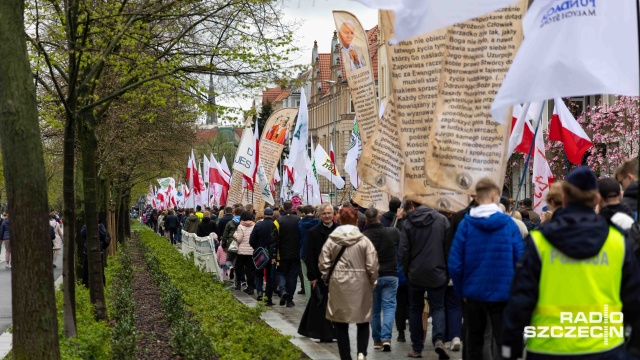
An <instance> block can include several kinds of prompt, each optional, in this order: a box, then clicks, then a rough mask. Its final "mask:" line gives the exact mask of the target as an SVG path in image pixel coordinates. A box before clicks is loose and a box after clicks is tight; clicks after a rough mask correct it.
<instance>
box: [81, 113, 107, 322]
mask: <svg viewBox="0 0 640 360" xmlns="http://www.w3.org/2000/svg"><path fill="white" fill-rule="evenodd" d="M80 128H81V132H80V133H81V134H82V172H83V191H84V216H85V224H86V226H87V227H86V242H87V254H88V256H89V261H88V264H89V296H90V298H91V303H92V304H93V305H95V307H96V319H97V320H107V306H106V305H107V304H106V301H105V297H104V286H103V269H102V255H101V248H100V238H99V232H98V208H97V200H98V199H97V192H96V180H97V179H96V149H97V147H98V145H97V140H96V136H95V116H94V115H93V113H92V112H91V111H87V112H85V113H84V114H82V125H81V127H80Z"/></svg>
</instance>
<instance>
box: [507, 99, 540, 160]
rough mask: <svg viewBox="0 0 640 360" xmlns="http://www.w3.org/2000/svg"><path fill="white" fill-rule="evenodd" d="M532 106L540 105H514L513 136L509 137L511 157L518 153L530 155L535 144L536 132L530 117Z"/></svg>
mask: <svg viewBox="0 0 640 360" xmlns="http://www.w3.org/2000/svg"><path fill="white" fill-rule="evenodd" d="M531 106H534V107H537V106H539V105H538V104H535V105H534V104H525V105H524V106H520V105H514V107H513V115H512V117H513V121H512V123H511V136H510V137H509V156H508V157H511V155H512V154H513V153H514V152H515V151H517V152H520V153H523V154H525V155H528V154H529V151H530V150H531V145H532V144H533V136H534V134H535V131H534V129H533V126H531V121H530V119H531V118H532V117H531V116H530V115H531V114H530V110H532V109H531Z"/></svg>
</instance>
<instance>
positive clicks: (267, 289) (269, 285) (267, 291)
mask: <svg viewBox="0 0 640 360" xmlns="http://www.w3.org/2000/svg"><path fill="white" fill-rule="evenodd" d="M274 267H275V265H271V262H268V263H267V266H265V267H264V269H261V270H256V280H255V283H256V290H257V291H258V294H262V293H263V290H264V295H265V296H266V297H267V299H269V300H271V297H272V296H273V283H274V278H275V276H274V271H273V268H274ZM265 271H266V273H267V276H266V278H267V281H266V285H265V286H264V289H263V288H262V284H263V283H264V281H263V280H264V277H265V276H264V274H265Z"/></svg>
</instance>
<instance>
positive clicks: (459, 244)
mask: <svg viewBox="0 0 640 360" xmlns="http://www.w3.org/2000/svg"><path fill="white" fill-rule="evenodd" d="M499 201H500V188H499V187H498V185H497V184H496V183H495V182H494V181H493V180H491V179H488V178H484V179H481V180H480V181H478V183H477V185H476V202H477V203H478V206H476V207H475V208H472V209H471V210H470V211H469V213H468V214H467V215H465V217H464V219H463V220H462V222H461V223H460V225H459V226H458V230H457V231H456V234H455V237H454V239H453V244H452V245H451V251H450V253H449V262H448V269H449V274H450V276H451V279H452V280H453V287H454V290H455V292H456V295H457V296H458V297H459V298H460V299H463V312H464V321H465V326H466V328H467V339H466V342H467V343H466V344H464V348H465V354H466V358H467V359H482V346H483V344H484V332H485V327H486V325H487V318H488V319H489V320H490V321H491V327H492V330H493V338H494V339H495V340H496V342H497V344H498V348H500V346H501V344H500V333H501V330H502V312H503V310H504V308H505V306H506V305H507V301H508V300H509V291H510V289H511V281H512V279H513V276H514V272H515V268H516V264H517V262H518V258H519V257H520V255H521V254H522V251H523V250H524V243H523V242H522V235H520V231H519V230H518V226H517V225H516V224H515V222H513V220H511V218H510V217H509V215H506V214H503V213H502V210H501V209H500V207H499V206H498V203H499Z"/></svg>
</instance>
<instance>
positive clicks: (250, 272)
mask: <svg viewBox="0 0 640 360" xmlns="http://www.w3.org/2000/svg"><path fill="white" fill-rule="evenodd" d="M255 272H256V266H255V265H254V263H253V257H252V256H251V255H240V254H238V258H237V259H236V274H237V277H238V279H240V278H242V276H243V275H244V276H245V277H246V278H247V286H248V287H249V288H250V289H253V288H254V287H255V280H254V276H255Z"/></svg>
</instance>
